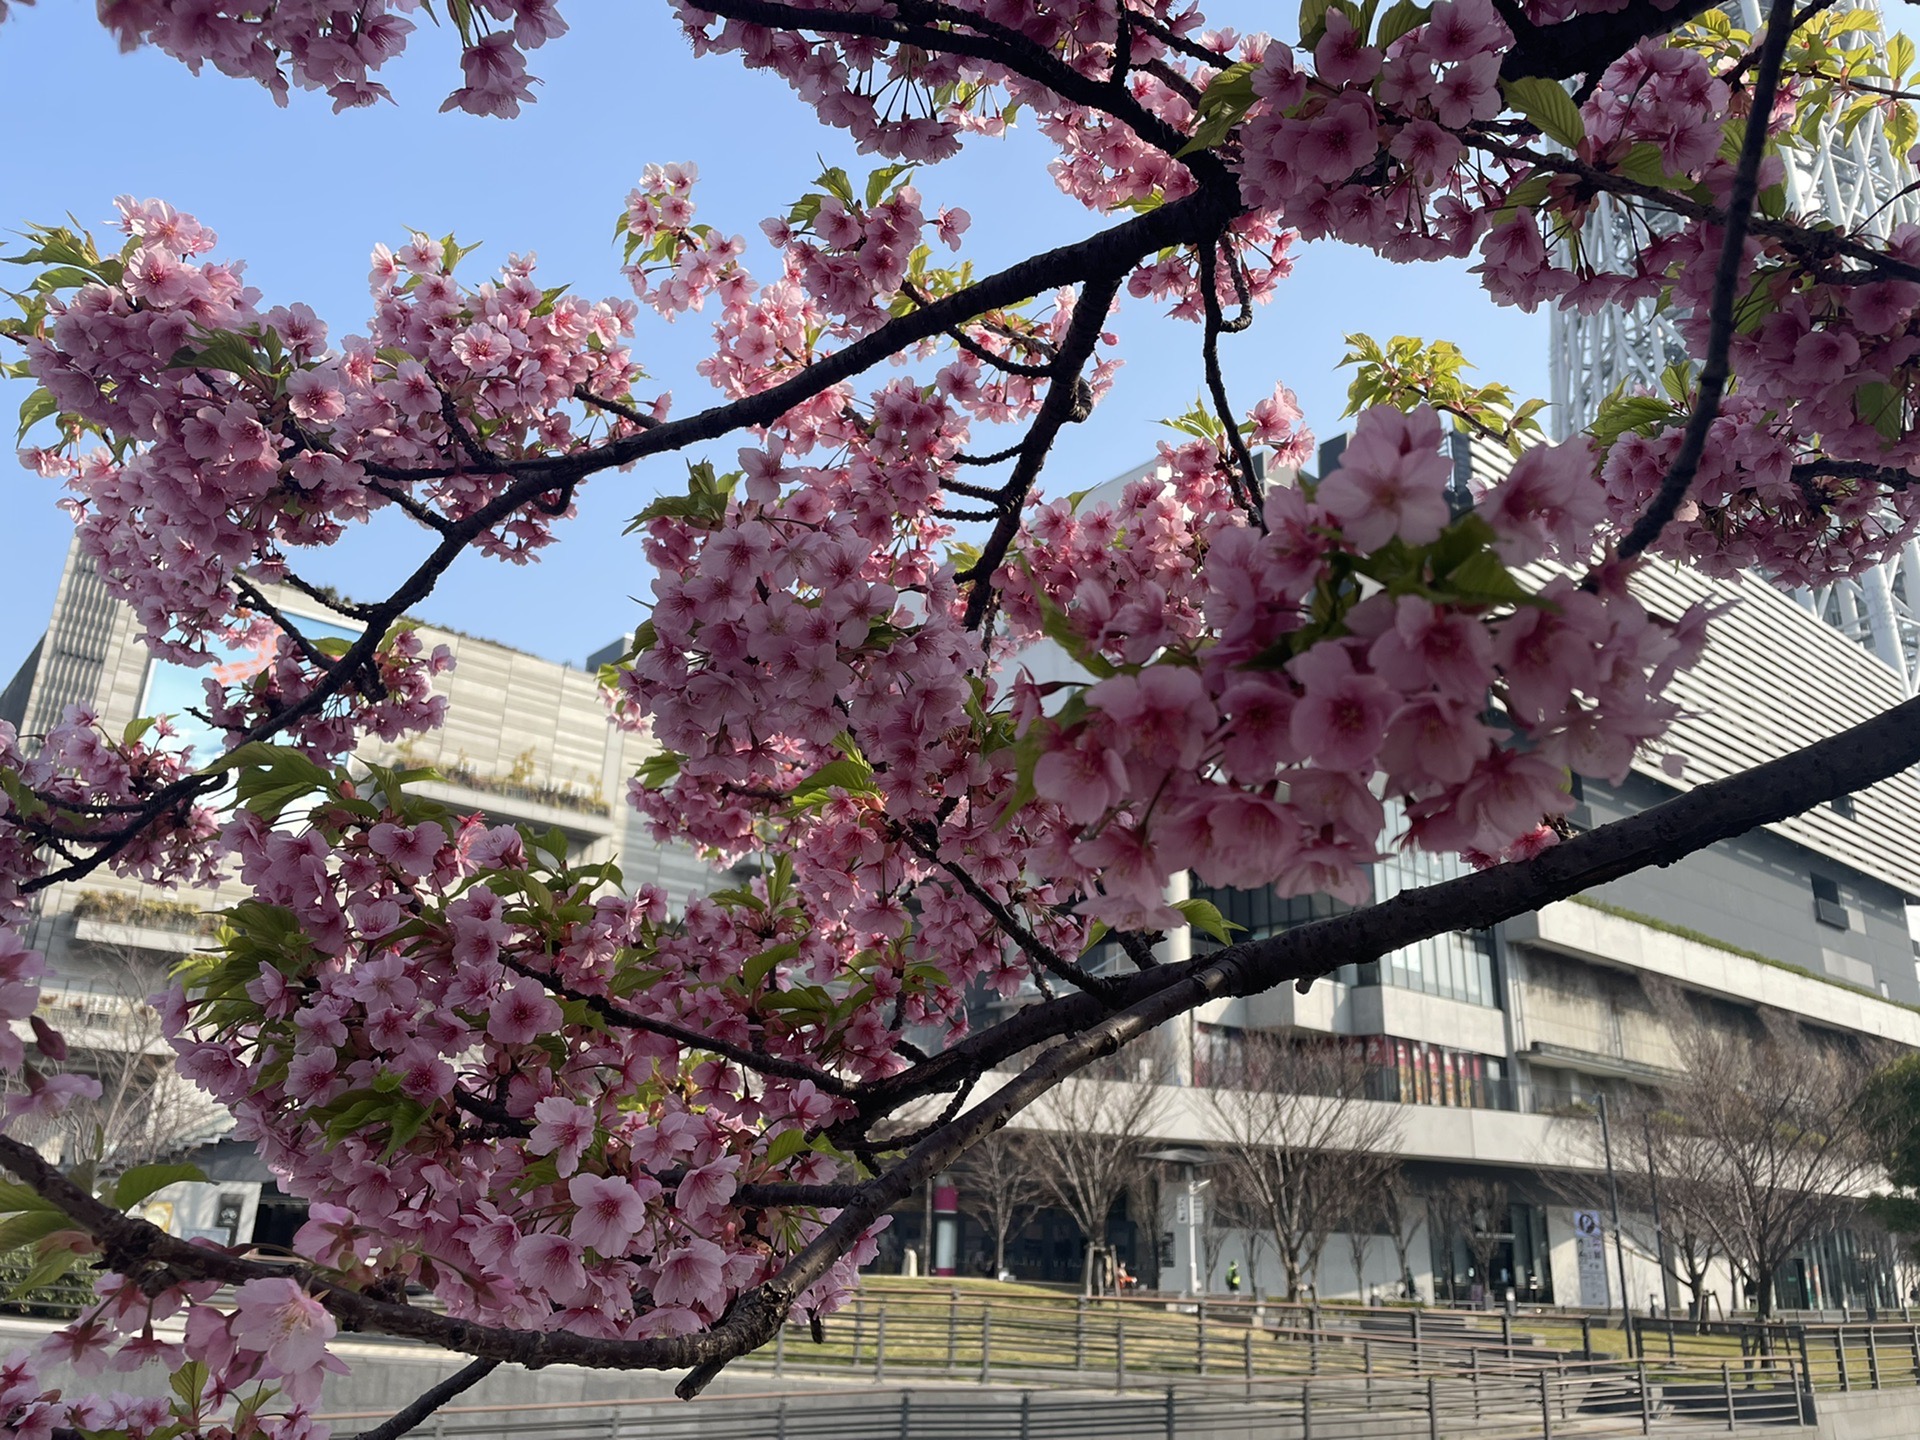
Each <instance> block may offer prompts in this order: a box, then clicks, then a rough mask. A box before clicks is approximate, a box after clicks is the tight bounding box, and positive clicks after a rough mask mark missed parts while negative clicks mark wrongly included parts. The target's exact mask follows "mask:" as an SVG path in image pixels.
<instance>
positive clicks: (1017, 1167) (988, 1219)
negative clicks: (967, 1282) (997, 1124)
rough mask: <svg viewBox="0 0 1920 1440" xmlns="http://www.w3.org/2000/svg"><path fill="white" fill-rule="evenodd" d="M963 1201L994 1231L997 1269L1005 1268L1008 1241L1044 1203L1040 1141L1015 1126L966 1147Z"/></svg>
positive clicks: (997, 1271)
mask: <svg viewBox="0 0 1920 1440" xmlns="http://www.w3.org/2000/svg"><path fill="white" fill-rule="evenodd" d="M959 1180H960V1207H961V1209H963V1210H964V1211H966V1213H967V1214H969V1215H971V1216H972V1217H973V1218H974V1219H975V1220H978V1221H979V1222H980V1228H981V1229H983V1230H985V1231H986V1232H987V1234H989V1235H991V1236H992V1237H993V1273H994V1274H995V1275H1003V1274H1005V1273H1006V1269H1007V1241H1008V1240H1009V1239H1011V1238H1012V1237H1013V1236H1014V1235H1016V1234H1018V1233H1019V1232H1020V1231H1021V1230H1022V1229H1024V1228H1025V1227H1026V1225H1027V1222H1028V1221H1030V1220H1032V1219H1033V1217H1034V1215H1035V1214H1036V1213H1038V1211H1039V1209H1040V1207H1041V1206H1042V1205H1044V1204H1045V1203H1046V1200H1047V1197H1048V1187H1047V1184H1046V1182H1045V1180H1044V1179H1042V1160H1041V1156H1040V1154H1039V1145H1038V1142H1037V1141H1036V1140H1035V1139H1034V1138H1033V1137H1032V1136H1030V1135H1028V1134H1025V1133H1024V1132H1021V1131H1017V1130H1002V1131H999V1132H998V1133H997V1134H994V1135H992V1136H990V1137H988V1138H987V1139H986V1140H983V1141H981V1142H980V1144H978V1145H976V1146H974V1147H973V1149H971V1150H969V1151H968V1152H967V1158H966V1160H965V1161H964V1162H963V1164H962V1166H961V1168H960V1174H959Z"/></svg>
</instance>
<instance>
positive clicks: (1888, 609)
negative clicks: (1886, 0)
mask: <svg viewBox="0 0 1920 1440" xmlns="http://www.w3.org/2000/svg"><path fill="white" fill-rule="evenodd" d="M1721 8H1722V10H1723V11H1724V12H1725V13H1726V14H1727V15H1728V17H1729V18H1731V19H1732V20H1733V22H1734V23H1735V24H1736V25H1738V26H1741V27H1743V28H1745V29H1747V30H1748V31H1750V32H1753V33H1756V34H1757V33H1758V32H1759V29H1760V27H1761V25H1762V24H1763V23H1764V18H1765V17H1764V15H1763V13H1762V10H1761V5H1760V0H1729V3H1727V4H1724V5H1723V6H1722V7H1721ZM1857 8H1861V9H1868V10H1874V11H1876V13H1877V6H1875V5H1874V3H1873V0H1861V3H1860V5H1859V6H1858V7H1857ZM1786 158H1787V180H1786V190H1787V206H1788V209H1789V210H1790V211H1791V212H1793V213H1794V214H1797V215H1802V216H1807V217H1813V218H1819V219H1823V220H1831V221H1833V222H1834V223H1835V224H1837V225H1839V226H1841V227H1842V228H1844V229H1864V230H1866V231H1868V232H1870V233H1872V234H1876V235H1882V236H1884V235H1886V234H1887V233H1888V232H1890V231H1891V230H1892V229H1893V227H1894V226H1896V225H1899V224H1904V223H1911V222H1913V221H1915V220H1916V219H1920V204H1916V200H1915V197H1914V196H1912V195H1907V194H1903V193H1901V192H1902V189H1903V187H1904V186H1905V185H1907V184H1909V183H1911V180H1912V174H1911V172H1910V170H1909V168H1908V166H1907V165H1906V162H1905V160H1904V158H1902V157H1898V156H1896V155H1895V154H1894V153H1893V150H1892V148H1891V147H1890V146H1889V145H1888V143H1887V138H1886V133H1885V131H1884V129H1883V128H1882V125H1881V119H1880V112H1879V111H1878V110H1874V111H1871V112H1869V114H1868V115H1867V118H1866V119H1865V120H1864V121H1863V122H1862V123H1861V124H1860V125H1859V126H1858V127H1857V128H1856V129H1855V130H1854V131H1853V133H1852V134H1851V135H1850V136H1849V135H1845V134H1843V133H1841V130H1840V128H1839V127H1837V126H1832V125H1829V126H1827V127H1825V128H1824V129H1823V130H1822V131H1821V132H1820V134H1819V136H1818V138H1817V141H1816V143H1814V144H1813V145H1811V146H1810V147H1799V148H1796V149H1793V150H1790V151H1788V152H1787V157H1786ZM1672 223H1673V221H1672V220H1671V218H1670V217H1668V216H1666V215H1665V214H1657V213H1652V212H1649V211H1647V210H1645V209H1641V208H1638V207H1630V206H1627V205H1623V204H1622V203H1620V202H1619V201H1618V200H1616V199H1615V198H1614V197H1612V196H1602V197H1601V198H1600V201H1599V204H1598V205H1597V207H1596V208H1595V210H1594V212H1593V215H1592V217H1591V218H1590V219H1589V220H1588V222H1587V225H1586V228H1585V230H1584V231H1582V233H1581V243H1582V246H1583V248H1584V249H1585V252H1586V255H1587V258H1588V260H1589V261H1590V262H1591V263H1592V264H1593V265H1594V266H1596V267H1597V268H1601V269H1607V270H1621V271H1625V270H1630V269H1631V268H1632V263H1633V254H1634V252H1635V251H1636V250H1637V249H1638V248H1639V245H1638V244H1637V243H1636V240H1644V238H1645V236H1646V235H1647V233H1648V231H1649V229H1652V230H1654V231H1656V232H1657V231H1659V230H1660V229H1663V228H1666V227H1668V226H1671V225H1672ZM1551 333H1552V339H1551V342H1550V343H1551V346H1552V370H1553V417H1554V434H1555V438H1556V439H1565V438H1566V437H1567V436H1568V435H1570V434H1573V433H1575V432H1576V431H1578V430H1580V429H1582V428H1584V427H1585V426H1586V425H1587V424H1589V423H1590V422H1591V421H1592V419H1593V417H1594V413H1595V411H1596V410H1597V409H1598V408H1599V405H1600V402H1601V401H1603V400H1604V399H1606V397H1607V396H1608V395H1610V394H1612V393H1613V391H1615V390H1616V389H1619V388H1620V387H1622V386H1624V387H1625V388H1626V390H1627V392H1628V393H1630V394H1631V393H1633V392H1635V391H1649V392H1653V393H1658V392H1659V388H1660V373H1661V371H1663V370H1664V369H1666V367H1667V366H1668V365H1671V364H1674V363H1676V362H1680V363H1684V362H1685V361H1686V360H1687V358H1688V357H1687V350H1686V346H1685V345H1684V344H1683V343H1682V342H1681V340H1680V335H1679V331H1678V329H1677V328H1676V326H1675V325H1674V323H1673V316H1672V313H1671V312H1668V313H1666V314H1656V313H1655V307H1654V302H1653V301H1651V300H1647V301H1642V302H1640V303H1639V304H1638V305H1635V306H1633V307H1632V308H1631V309H1621V308H1618V307H1607V308H1605V309H1603V310H1602V311H1601V312H1600V313H1598V314H1594V315H1580V314H1575V313H1571V312H1567V311H1562V310H1558V309H1556V310H1555V311H1554V312H1553V315H1552V332H1551ZM1795 598H1796V599H1798V600H1799V601H1800V602H1801V603H1802V604H1803V605H1805V606H1806V607H1807V608H1808V609H1809V610H1812V611H1813V612H1814V613H1815V614H1817V615H1819V616H1820V617H1821V618H1822V619H1824V620H1825V621H1826V622H1827V623H1828V624H1830V625H1833V626H1835V627H1836V628H1838V629H1840V630H1841V631H1842V632H1844V633H1845V634H1847V635H1850V636H1852V637H1853V638H1854V639H1856V640H1858V641H1859V642H1860V643H1861V644H1863V645H1865V646H1866V647H1867V648H1868V649H1870V650H1872V651H1873V653H1874V654H1875V655H1877V656H1879V657H1880V659H1881V660H1883V661H1884V662H1885V663H1886V664H1887V665H1888V666H1889V667H1891V668H1892V669H1893V670H1894V672H1895V673H1896V674H1897V675H1899V677H1900V679H1901V682H1902V684H1903V685H1904V686H1905V687H1906V689H1907V691H1908V693H1910V694H1911V693H1914V692H1915V691H1916V689H1920V545H1916V544H1909V545H1907V546H1906V548H1905V550H1904V552H1903V553H1902V554H1901V555H1900V556H1899V557H1898V558H1897V559H1896V560H1893V561H1890V562H1888V563H1887V564H1884V565H1882V566H1880V567H1879V568H1878V569H1875V570H1870V571H1868V572H1867V573H1865V574H1864V575H1861V576H1859V577H1858V578H1857V579H1853V580H1845V581H1841V582H1839V583H1837V584H1834V585H1829V586H1825V587H1823V588H1821V589H1819V590H1812V591H1806V590H1802V591H1796V592H1795Z"/></svg>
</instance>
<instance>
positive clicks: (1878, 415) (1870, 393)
mask: <svg viewBox="0 0 1920 1440" xmlns="http://www.w3.org/2000/svg"><path fill="white" fill-rule="evenodd" d="M1853 403H1854V409H1855V410H1856V411H1857V412H1858V414H1859V416H1860V418H1861V419H1862V420H1864V421H1866V422H1867V423H1868V424H1869V425H1871V426H1873V428H1874V429H1876V430H1878V431H1879V432H1880V434H1881V435H1882V436H1883V437H1884V438H1886V439H1887V440H1898V439H1899V438H1900V432H1901V429H1902V425H1903V422H1904V420H1905V418H1906V404H1905V398H1904V396H1903V395H1902V393H1901V392H1900V391H1898V390H1896V389H1894V388H1893V386H1891V385H1889V384H1887V382H1886V381H1884V380H1869V381H1868V382H1867V383H1866V384H1864V385H1862V386H1861V387H1860V388H1859V389H1858V390H1856V391H1854V392H1853Z"/></svg>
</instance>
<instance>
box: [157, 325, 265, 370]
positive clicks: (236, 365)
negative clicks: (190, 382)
mask: <svg viewBox="0 0 1920 1440" xmlns="http://www.w3.org/2000/svg"><path fill="white" fill-rule="evenodd" d="M254 358H255V357H254V349H253V342H252V341H251V340H249V339H248V338H247V337H246V336H244V335H238V334H235V333H234V332H233V331H231V330H210V331H208V332H207V334H206V337H205V339H204V341H203V343H202V344H201V346H200V348H199V349H198V350H196V349H194V348H193V347H192V346H191V345H183V346H181V347H180V349H178V350H177V351H175V352H174V356H173V359H172V360H171V361H169V362H168V365H169V368H172V369H197V370H227V371H231V372H232V373H233V374H235V375H248V374H251V373H252V372H253V369H254Z"/></svg>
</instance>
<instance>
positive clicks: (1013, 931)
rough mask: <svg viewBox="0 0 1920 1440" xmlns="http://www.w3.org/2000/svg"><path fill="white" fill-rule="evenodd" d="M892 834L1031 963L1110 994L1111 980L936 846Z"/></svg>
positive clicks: (904, 832)
mask: <svg viewBox="0 0 1920 1440" xmlns="http://www.w3.org/2000/svg"><path fill="white" fill-rule="evenodd" d="M894 833H896V834H897V835H899V837H900V838H901V839H902V840H904V841H906V843H907V844H908V845H909V846H910V847H911V848H912V849H913V850H914V852H915V853H917V854H919V855H921V856H923V857H924V858H925V859H928V860H931V861H932V862H933V863H934V864H935V865H938V866H939V867H940V868H941V869H942V870H944V871H946V872H947V874H949V875H951V876H952V877H953V878H954V880H955V882H956V883H958V884H959V886H960V888H961V889H962V890H964V891H966V893H967V896H968V898H969V899H971V900H972V901H973V903H974V904H976V905H978V906H979V907H980V908H981V909H982V910H985V911H986V912H987V914H989V915H991V916H992V917H993V923H994V924H996V925H998V926H999V927H1000V930H1001V933H1003V934H1004V935H1006V937H1007V938H1008V939H1010V940H1012V941H1013V943H1014V944H1015V945H1017V946H1018V947H1019V949H1020V953H1021V954H1022V955H1025V956H1026V957H1027V959H1028V960H1029V961H1031V962H1032V963H1033V964H1035V965H1037V966H1039V967H1040V968H1041V969H1042V970H1045V971H1046V972H1047V973H1048V974H1049V975H1052V976H1053V977H1055V978H1056V979H1058V980H1063V981H1065V982H1066V983H1067V984H1069V985H1071V986H1073V987H1074V989H1076V990H1084V991H1086V992H1087V993H1088V994H1089V995H1106V994H1109V993H1111V991H1112V989H1113V984H1112V982H1111V981H1109V980H1106V979H1104V978H1102V977H1101V976H1098V975H1090V974H1088V973H1087V972H1086V971H1085V970H1083V969H1082V968H1081V967H1080V966H1078V965H1076V964H1074V962H1073V961H1071V960H1069V959H1067V958H1066V957H1065V956H1064V955H1062V954H1060V953H1059V952H1058V951H1057V950H1055V949H1054V948H1053V947H1052V946H1051V945H1049V944H1047V942H1046V941H1044V940H1042V939H1041V938H1040V937H1039V936H1038V935H1036V934H1034V933H1033V931H1031V930H1029V929H1028V928H1027V927H1026V926H1025V925H1024V924H1023V923H1021V920H1020V917H1019V916H1018V915H1016V914H1014V913H1013V911H1012V910H1011V909H1010V908H1008V906H1007V904H1006V902H1004V901H1002V900H999V899H997V898H996V897H995V896H994V895H993V893H992V892H991V891H989V890H988V889H987V888H986V886H984V885H982V884H981V883H980V882H979V881H978V880H976V879H974V878H973V876H971V875H969V874H968V873H967V872H966V869H965V868H964V867H963V866H961V865H958V864H956V863H955V862H953V861H952V860H949V859H947V857H946V856H944V855H942V854H941V853H940V847H939V845H938V844H937V843H935V842H934V841H932V840H930V839H928V838H927V837H926V836H924V835H921V834H919V833H916V832H915V831H913V830H911V829H909V828H908V827H906V826H904V825H902V826H898V827H896V828H895V832H894Z"/></svg>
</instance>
